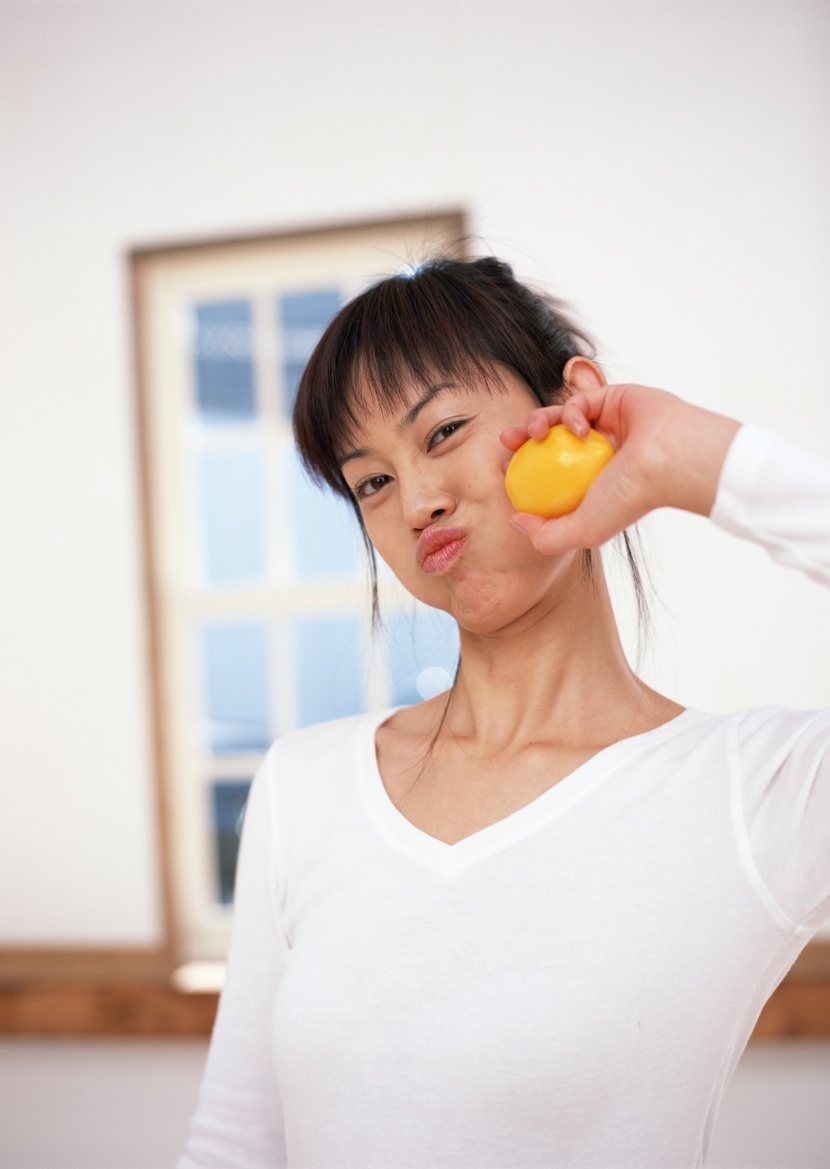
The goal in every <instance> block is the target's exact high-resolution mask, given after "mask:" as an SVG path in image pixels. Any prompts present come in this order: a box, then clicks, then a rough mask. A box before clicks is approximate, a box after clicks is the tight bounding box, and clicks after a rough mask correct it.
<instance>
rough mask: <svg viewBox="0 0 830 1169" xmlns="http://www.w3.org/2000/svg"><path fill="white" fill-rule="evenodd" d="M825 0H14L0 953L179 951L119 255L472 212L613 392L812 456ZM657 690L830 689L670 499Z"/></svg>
mask: <svg viewBox="0 0 830 1169" xmlns="http://www.w3.org/2000/svg"><path fill="white" fill-rule="evenodd" d="M828 50H830V9H828V6H827V5H825V4H821V3H810V2H807V0H801V2H799V0H776V2H773V0H768V2H764V0H757V2H752V0H749V2H739V0H717V2H712V3H706V2H694V0H670V2H660V3H651V4H645V3H643V4H641V3H636V2H635V0H630V2H624V0H580V2H579V3H568V2H564V0H562V2H559V0H438V2H424V0H409V2H407V3H403V2H401V3H398V2H395V0H387V2H375V3H363V2H359V0H342V2H340V3H336V2H333V3H325V4H324V3H315V2H314V0H301V2H299V3H286V2H282V0H273V2H271V3H237V2H233V0H213V2H211V3H203V2H201V0H184V2H177V0H168V2H159V3H153V4H148V3H131V2H129V0H122V2H103V3H77V2H74V0H59V2H56V3H51V2H45V0H41V2H28V3H27V2H24V3H19V4H18V3H9V2H4V3H0V108H2V117H1V118H0V158H2V170H3V179H2V182H0V256H2V263H0V354H2V370H1V371H0V490H2V492H3V500H4V504H3V522H4V528H3V532H4V534H3V551H4V555H3V567H2V574H1V575H0V590H2V593H1V594H0V595H2V605H1V606H0V662H2V691H0V712H2V713H1V714H0V720H2V730H1V731H0V775H2V782H3V793H4V805H3V816H2V817H1V818H0V822H1V823H2V830H1V831H2V832H3V834H4V837H7V839H4V840H3V841H2V842H0V887H2V888H3V889H4V895H3V898H2V907H0V942H3V943H15V944H30V945H31V944H40V943H43V944H51V945H55V944H73V945H96V944H101V945H106V946H110V945H122V944H145V943H147V944H151V943H153V942H154V941H156V940H157V939H158V937H159V931H160V913H159V894H158V887H157V880H156V866H157V856H156V850H157V842H156V838H155V834H154V807H153V795H152V783H151V774H150V759H149V747H148V697H147V690H146V651H145V629H144V623H143V622H144V618H143V612H142V599H141V587H140V547H139V540H138V496H137V472H136V457H135V433H134V412H133V411H134V407H133V396H132V384H131V364H130V332H129V319H128V312H127V309H128V298H127V287H126V279H125V277H126V269H125V253H126V251H127V249H129V248H130V247H132V246H135V245H143V244H148V243H152V242H157V241H177V240H181V239H188V238H192V237H199V236H212V235H223V234H226V233H239V232H253V231H259V230H262V231H267V230H272V229H279V228H284V227H290V226H292V225H294V224H299V223H303V224H306V223H313V222H316V221H325V222H328V221H332V220H338V221H340V220H345V219H348V218H349V217H352V216H354V217H359V218H365V217H367V216H370V215H378V216H383V217H388V216H389V215H393V214H397V213H398V212H400V213H409V212H414V211H420V210H425V209H437V208H443V207H445V206H452V205H458V204H460V205H462V206H464V207H466V208H468V210H469V212H470V216H471V225H472V227H473V230H474V231H475V232H477V233H478V235H479V237H480V241H481V247H482V248H486V249H491V250H493V251H495V252H496V253H498V254H501V255H503V256H505V257H506V258H508V259H511V260H513V261H514V262H515V263H516V266H517V268H518V269H519V270H520V271H521V272H522V273H523V274H524V275H526V276H529V277H531V278H533V279H537V280H544V281H546V282H548V283H549V284H552V285H553V286H554V287H555V288H557V289H558V290H559V291H560V292H562V293H564V294H565V295H567V296H568V297H570V298H571V299H572V300H573V301H574V302H575V304H576V306H577V308H578V309H579V310H580V312H581V313H582V314H583V316H584V317H585V319H586V320H587V322H588V324H589V325H590V326H591V327H592V328H593V329H594V330H595V331H596V333H597V334H598V336H599V337H600V338H601V339H602V341H603V344H604V351H605V354H606V356H607V358H608V361H609V370H610V372H611V373H612V374H613V375H614V376H615V377H619V378H622V377H625V378H630V379H638V380H643V381H647V382H652V383H656V384H661V385H665V386H667V387H669V388H672V389H675V390H676V391H678V392H680V393H684V394H687V395H688V396H690V397H692V398H694V399H695V400H697V401H700V402H701V403H704V404H708V405H714V406H716V407H718V408H721V409H723V410H724V411H727V412H731V413H733V414H735V415H737V416H738V417H741V418H744V419H747V420H752V421H756V422H760V423H763V424H766V425H770V426H773V427H775V428H777V429H778V430H779V431H780V432H781V433H782V434H785V435H789V436H791V437H794V438H796V439H799V440H800V441H802V442H803V444H804V445H805V446H808V447H811V448H813V449H816V450H822V449H825V450H826V449H827V446H828V436H830V393H828V377H827V357H828V352H827V350H828V335H829V334H828V329H827V325H826V322H827V320H828V318H830V280H828V273H829V272H830V262H829V261H830V240H829V239H828V220H827V214H826V212H827V207H828V206H830V166H829V164H828V152H827V144H826V127H827V125H828V120H829V116H830V92H828V80H827V70H826V61H827V59H828ZM650 542H651V557H652V560H653V562H654V564H655V576H656V583H657V586H658V589H659V592H660V594H661V596H662V597H663V599H664V602H665V605H666V608H667V610H668V612H665V611H663V610H662V609H661V610H659V611H658V614H657V641H658V646H659V648H657V649H656V650H655V651H654V653H653V655H652V657H651V658H650V659H648V660H647V668H648V670H649V673H650V676H651V677H653V678H654V679H656V680H657V681H658V683H659V684H661V685H664V686H667V687H669V688H670V689H671V691H672V692H673V693H674V694H675V695H676V696H677V697H678V698H680V699H681V700H683V701H686V702H691V703H694V704H696V705H700V706H704V707H709V708H716V709H722V708H726V707H732V706H738V705H745V704H747V703H754V702H763V701H772V700H780V701H784V702H791V703H794V704H803V705H818V704H823V703H825V702H826V701H827V698H828V694H830V654H828V653H827V645H828V637H827V634H828V619H827V598H826V597H825V596H822V594H821V592H820V590H819V589H818V588H817V587H816V586H814V585H812V584H810V583H809V582H806V581H802V580H800V579H799V578H798V577H797V576H796V575H795V574H793V573H788V572H785V571H783V570H781V569H776V568H774V567H773V566H771V565H768V564H767V562H766V561H765V559H764V557H763V555H762V554H760V553H759V552H758V551H757V550H756V549H754V548H751V547H748V546H747V547H743V546H741V545H739V544H738V543H737V542H735V541H732V540H730V539H729V538H727V537H726V536H723V535H722V534H720V533H718V532H716V531H714V530H710V529H709V528H708V527H707V525H706V524H705V522H704V521H702V520H697V519H694V518H691V517H683V516H681V517H669V518H668V520H666V519H664V517H658V519H657V521H656V522H655V524H654V525H652V534H651V538H650Z"/></svg>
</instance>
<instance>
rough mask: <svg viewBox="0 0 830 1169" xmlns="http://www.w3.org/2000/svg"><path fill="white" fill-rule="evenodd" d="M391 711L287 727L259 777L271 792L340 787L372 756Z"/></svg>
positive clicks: (274, 744)
mask: <svg viewBox="0 0 830 1169" xmlns="http://www.w3.org/2000/svg"><path fill="white" fill-rule="evenodd" d="M390 714H391V711H388V710H384V711H377V710H374V711H366V712H363V713H362V714H356V715H350V716H348V717H347V718H338V719H332V720H331V721H330V722H323V723H315V724H314V725H313V726H308V727H301V728H297V729H294V730H290V731H286V732H285V733H284V734H282V735H280V737H279V738H278V739H276V740H275V741H274V743H272V745H271V747H270V748H269V750H268V753H267V754H266V756H265V758H264V759H263V760H262V763H261V764H260V767H259V769H258V771H257V781H258V782H259V784H260V786H263V787H265V788H267V789H268V790H269V791H270V792H271V794H272V796H275V795H277V794H278V793H283V794H287V793H290V792H291V791H293V790H295V789H298V788H299V789H302V790H303V791H306V792H308V791H311V790H320V789H328V788H331V787H340V786H342V785H343V782H344V781H345V780H347V779H348V777H349V776H350V775H353V774H355V773H356V771H358V770H359V769H360V767H362V766H365V765H366V760H367V759H369V760H371V758H372V755H373V751H374V732H375V729H376V727H377V726H378V724H379V723H381V722H382V721H383V720H384V719H385V718H387V717H389V715H390Z"/></svg>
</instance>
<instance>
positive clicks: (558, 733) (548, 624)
mask: <svg viewBox="0 0 830 1169" xmlns="http://www.w3.org/2000/svg"><path fill="white" fill-rule="evenodd" d="M598 561H599V558H598V557H595V563H594V571H593V579H592V580H590V581H580V583H579V585H576V586H573V587H571V588H570V589H569V590H568V591H567V592H566V593H565V594H564V595H561V596H559V597H558V598H556V600H555V602H552V603H550V604H547V605H545V606H542V607H540V609H539V611H537V612H535V613H530V614H527V615H526V616H525V617H524V618H523V619H522V621H521V622H520V623H518V624H517V625H515V626H511V627H510V628H509V629H506V630H502V631H500V632H499V633H498V634H488V635H480V634H473V633H470V632H468V631H465V630H461V669H460V671H459V676H458V680H457V681H456V684H455V686H454V688H453V692H452V696H451V699H450V704H449V708H448V710H447V716H446V719H445V723H444V732H445V733H448V734H452V735H453V737H455V738H456V739H459V738H460V739H464V740H467V741H468V742H469V743H475V745H476V747H477V749H478V750H480V751H481V752H487V751H492V752H493V753H499V752H502V751H504V750H509V749H515V748H516V747H520V746H522V745H525V744H529V743H533V742H537V743H538V742H541V741H561V742H572V741H574V740H577V739H578V740H579V741H580V742H586V743H591V742H596V743H605V742H609V741H612V740H615V739H617V738H623V737H626V736H627V735H630V734H637V733H640V731H642V730H646V729H649V728H650V727H651V726H656V725H659V724H660V723H661V722H665V721H667V720H668V719H669V718H671V717H674V715H675V714H677V713H679V712H680V710H681V709H682V708H681V707H679V706H677V704H676V703H672V702H670V701H669V700H668V699H665V698H663V697H662V696H660V695H658V694H656V693H655V692H654V691H653V690H651V689H650V688H649V687H648V686H646V685H645V683H644V682H642V681H641V680H640V679H639V678H638V677H637V676H636V675H635V673H634V672H633V670H632V669H631V667H630V665H629V664H628V661H627V660H626V657H625V653H624V651H623V648H622V644H621V641H620V637H619V632H618V630H617V625H616V621H615V619H614V614H613V610H612V607H611V600H610V597H609V594H608V588H607V585H606V581H605V576H604V573H603V571H602V566H601V564H600V563H599V562H598ZM442 733H443V732H442Z"/></svg>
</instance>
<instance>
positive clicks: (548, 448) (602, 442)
mask: <svg viewBox="0 0 830 1169" xmlns="http://www.w3.org/2000/svg"><path fill="white" fill-rule="evenodd" d="M613 455H614V448H613V446H612V445H611V443H610V442H609V441H608V439H607V438H606V437H605V435H603V434H600V433H599V431H598V430H591V431H589V432H588V435H587V437H586V438H577V436H576V435H575V434H574V433H573V432H572V431H570V430H568V429H567V427H565V426H562V425H559V426H553V427H551V429H550V430H549V431H548V433H547V434H546V435H545V437H544V438H543V439H542V440H541V442H538V441H537V440H536V439H535V438H529V439H528V440H527V442H526V443H524V444H523V445H522V446H520V447H519V449H518V450H517V451H516V453H515V454H514V455H513V458H512V459H511V460H510V465H509V466H508V468H507V477H506V478H505V481H504V485H505V487H506V488H507V494H508V496H509V497H510V502H511V503H512V504H513V506H514V507H515V509H516V511H523V512H527V513H529V514H530V515H540V516H544V517H545V518H546V519H550V518H551V517H552V516H560V515H566V514H567V513H568V512H569V511H573V510H574V509H575V508H577V507H578V506H579V504H580V503H581V502H582V498H583V496H584V495H585V492H586V491H587V490H588V488H589V487H590V485H591V483H592V482H593V480H594V479H595V478H596V476H597V475H598V474H599V473H600V471H601V470H602V468H603V467H604V466H605V464H606V463H607V462H608V461H609V459H611V458H612V457H613Z"/></svg>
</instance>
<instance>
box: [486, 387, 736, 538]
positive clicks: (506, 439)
mask: <svg viewBox="0 0 830 1169" xmlns="http://www.w3.org/2000/svg"><path fill="white" fill-rule="evenodd" d="M560 422H561V423H562V424H563V425H565V426H567V427H568V429H569V430H571V431H573V433H574V434H576V435H578V436H579V437H584V436H585V435H586V434H587V432H588V430H589V428H590V426H591V424H592V423H593V424H594V425H595V427H596V429H597V430H600V431H601V432H602V433H603V434H604V435H606V436H607V437H608V438H609V439H610V440H611V442H612V443H613V445H614V447H615V448H616V451H617V453H616V455H615V456H614V458H613V459H612V460H611V461H610V463H608V464H607V465H606V466H605V467H604V468H603V469H602V471H600V473H599V475H598V476H597V478H596V479H595V480H594V482H593V483H592V484H591V486H590V487H589V488H588V491H587V494H586V495H585V498H584V499H583V501H582V503H581V504H580V505H579V507H578V508H577V509H576V511H573V512H571V513H570V514H569V515H565V516H561V517H559V518H558V519H550V520H545V519H542V517H541V516H531V515H523V514H519V513H517V514H516V515H514V516H513V518H512V520H511V523H512V524H513V526H514V527H516V528H518V529H519V530H520V531H522V532H524V533H525V534H526V535H527V536H528V538H529V539H530V541H531V543H532V544H533V545H534V547H535V548H537V549H538V551H540V552H545V553H550V554H552V553H555V552H564V551H566V550H568V549H572V548H597V547H599V545H600V544H604V543H605V542H606V540H610V539H611V537H612V536H615V535H617V533H618V532H621V531H622V530H623V529H624V528H627V527H629V526H630V525H631V524H633V523H636V521H637V520H639V519H642V517H643V516H644V515H647V514H648V513H649V512H650V511H654V510H655V508H658V507H677V508H681V509H682V510H684V511H691V512H696V513H698V514H699V515H708V514H709V512H710V511H711V510H712V506H713V504H714V502H715V495H716V494H717V489H718V480H719V478H720V472H721V468H722V467H723V462H724V459H725V458H726V452H727V451H728V450H729V446H730V444H731V442H732V439H733V438H734V437H735V434H736V433H737V432H738V430H739V429H740V423H739V422H736V421H734V419H732V418H726V417H725V416H724V415H722V414H715V413H713V412H712V411H710V410H703V409H701V408H700V407H698V406H692V405H690V404H689V403H688V402H684V401H683V400H682V399H681V398H677V397H675V395H674V394H669V393H667V392H666V391H665V390H655V389H650V388H648V387H647V386H634V385H616V386H599V387H597V388H596V389H590V390H587V391H584V392H579V393H575V394H573V395H572V396H571V397H570V398H568V399H567V401H566V402H563V403H562V404H560V405H558V406H540V407H539V408H538V409H536V410H534V411H533V412H532V413H531V414H530V416H529V417H528V420H527V423H526V426H525V428H524V429H522V428H520V427H513V428H512V429H510V430H505V431H504V433H503V434H502V436H501V441H502V443H503V444H504V445H505V446H506V447H507V448H508V450H511V451H516V450H518V449H519V447H520V446H521V445H522V443H523V442H525V441H526V440H527V439H528V438H535V439H542V438H544V437H545V435H546V434H547V432H548V430H549V429H550V427H551V426H555V425H556V424H557V423H560Z"/></svg>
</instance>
